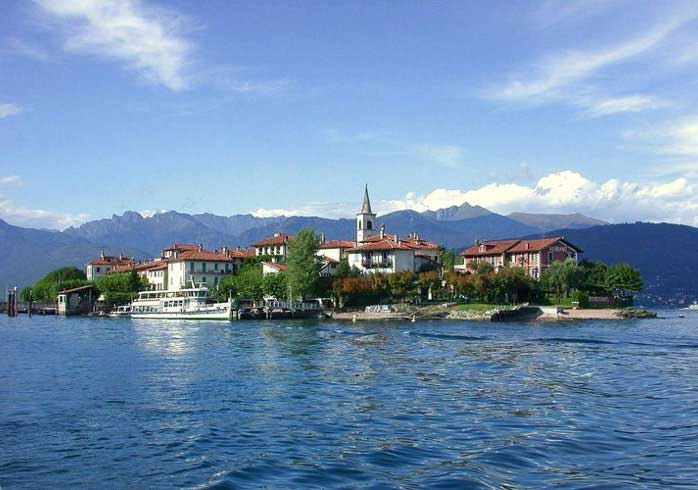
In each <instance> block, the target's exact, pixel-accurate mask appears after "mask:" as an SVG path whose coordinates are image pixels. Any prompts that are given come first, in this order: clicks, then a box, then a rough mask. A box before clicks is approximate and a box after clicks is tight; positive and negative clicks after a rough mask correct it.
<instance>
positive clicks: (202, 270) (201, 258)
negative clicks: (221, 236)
mask: <svg viewBox="0 0 698 490" xmlns="http://www.w3.org/2000/svg"><path fill="white" fill-rule="evenodd" d="M247 256H248V255H247V253H246V252H243V251H239V250H227V249H221V250H216V251H211V250H204V249H203V248H202V247H198V248H197V249H196V250H191V249H190V250H183V251H179V252H178V253H177V254H176V255H175V256H172V257H171V258H169V259H167V260H166V261H167V272H166V274H167V289H169V290H175V291H176V290H179V289H185V288H189V287H191V284H192V282H193V283H194V284H195V285H197V286H199V285H203V286H216V285H217V284H218V282H219V281H220V280H221V278H222V277H224V276H226V275H230V274H236V273H237V272H238V271H239V270H240V268H241V267H242V264H243V262H244V260H245V258H246V257H247Z"/></svg>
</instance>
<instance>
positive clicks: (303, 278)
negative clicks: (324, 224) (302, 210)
mask: <svg viewBox="0 0 698 490" xmlns="http://www.w3.org/2000/svg"><path fill="white" fill-rule="evenodd" d="M318 243H319V242H318V237H317V236H315V233H314V232H313V230H312V229H311V228H306V229H304V230H301V231H300V232H299V233H298V234H297V235H296V236H294V237H293V238H292V239H291V240H290V241H289V243H288V257H287V259H286V263H287V264H288V269H286V277H287V279H286V280H287V282H288V287H289V290H290V293H291V295H292V296H295V297H299V296H300V297H303V298H305V297H306V296H307V295H309V294H311V293H314V292H315V290H316V286H317V284H318V279H319V277H320V261H319V259H318V257H317V255H316V254H317V250H318Z"/></svg>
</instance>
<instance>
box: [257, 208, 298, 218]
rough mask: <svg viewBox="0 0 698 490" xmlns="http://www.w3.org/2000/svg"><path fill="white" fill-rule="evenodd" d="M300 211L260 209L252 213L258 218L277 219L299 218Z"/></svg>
mask: <svg viewBox="0 0 698 490" xmlns="http://www.w3.org/2000/svg"><path fill="white" fill-rule="evenodd" d="M299 214H300V211H298V210H297V209H284V208H272V209H266V208H259V209H257V210H256V211H253V212H252V216H255V217H257V218H275V217H277V216H298V215H299Z"/></svg>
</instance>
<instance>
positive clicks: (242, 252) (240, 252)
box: [221, 248, 256, 259]
mask: <svg viewBox="0 0 698 490" xmlns="http://www.w3.org/2000/svg"><path fill="white" fill-rule="evenodd" d="M221 252H223V250H221ZM225 253H227V254H228V256H229V257H232V258H234V259H246V258H247V257H254V256H255V255H256V253H255V251H254V248H238V249H232V250H231V249H228V250H226V251H225Z"/></svg>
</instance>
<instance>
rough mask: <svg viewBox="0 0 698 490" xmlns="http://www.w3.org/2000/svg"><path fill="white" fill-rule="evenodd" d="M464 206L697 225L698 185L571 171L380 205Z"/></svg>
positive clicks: (416, 207) (389, 208)
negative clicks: (531, 180) (600, 176)
mask: <svg viewBox="0 0 698 490" xmlns="http://www.w3.org/2000/svg"><path fill="white" fill-rule="evenodd" d="M464 202H467V203H469V204H471V205H479V206H483V207H485V208H487V209H490V210H492V211H495V212H499V213H509V212H514V211H529V212H547V213H574V212H581V213H584V214H588V215H590V216H593V217H596V218H603V219H606V220H609V221H614V222H623V221H637V220H649V221H670V222H674V223H684V224H690V225H694V226H695V225H698V184H695V183H692V182H690V181H689V180H688V179H687V178H685V177H679V178H676V179H674V180H670V181H667V182H655V183H644V184H640V183H635V182H630V181H627V182H623V181H620V180H618V179H610V180H607V181H605V182H594V181H592V180H590V179H588V178H587V177H585V176H583V175H581V174H579V173H578V172H574V171H572V170H564V171H561V172H557V173H551V174H549V175H546V176H544V177H542V178H541V179H539V180H538V182H537V183H536V185H535V186H527V185H521V184H514V183H491V184H487V185H485V186H482V187H479V188H476V189H469V190H459V189H435V190H433V191H432V192H430V193H429V194H427V195H425V196H419V197H418V196H415V195H414V194H408V195H407V196H406V197H405V199H402V200H395V201H384V202H382V203H379V206H377V208H380V209H381V211H382V212H390V211H395V210H400V209H414V210H416V211H420V212H421V211H426V210H436V209H442V208H445V207H449V206H457V205H460V204H463V203H464Z"/></svg>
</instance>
